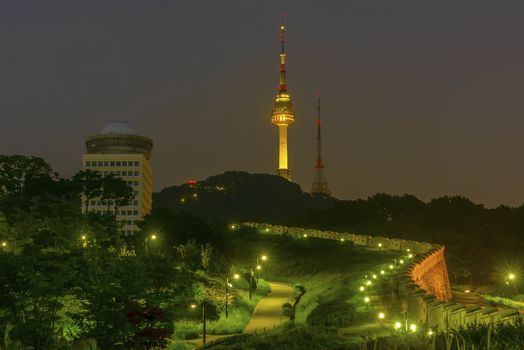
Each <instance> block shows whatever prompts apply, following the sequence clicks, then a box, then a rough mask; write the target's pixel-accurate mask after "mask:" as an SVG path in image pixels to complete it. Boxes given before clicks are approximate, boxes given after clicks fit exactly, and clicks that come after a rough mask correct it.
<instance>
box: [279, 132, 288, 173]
mask: <svg viewBox="0 0 524 350" xmlns="http://www.w3.org/2000/svg"><path fill="white" fill-rule="evenodd" d="M278 175H280V176H282V177H283V178H285V179H287V180H291V173H290V171H289V168H288V165H287V125H279V126H278Z"/></svg>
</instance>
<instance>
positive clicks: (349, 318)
mask: <svg viewBox="0 0 524 350" xmlns="http://www.w3.org/2000/svg"><path fill="white" fill-rule="evenodd" d="M355 318H356V307H355V305H354V304H348V303H345V302H343V301H338V300H334V301H330V302H327V303H323V304H319V305H318V306H317V307H316V308H314V309H313V311H311V313H310V314H309V315H308V316H307V318H306V321H307V323H308V324H309V325H310V326H317V327H318V326H320V327H336V328H342V327H347V326H349V325H350V324H351V323H352V322H354V321H355Z"/></svg>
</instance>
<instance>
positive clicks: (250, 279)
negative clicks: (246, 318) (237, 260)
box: [249, 267, 253, 300]
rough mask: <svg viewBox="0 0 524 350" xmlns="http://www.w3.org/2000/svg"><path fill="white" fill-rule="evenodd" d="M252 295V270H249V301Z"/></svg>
mask: <svg viewBox="0 0 524 350" xmlns="http://www.w3.org/2000/svg"><path fill="white" fill-rule="evenodd" d="M252 294H253V268H252V267H251V268H250V269H249V300H251V298H252Z"/></svg>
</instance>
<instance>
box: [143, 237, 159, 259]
mask: <svg viewBox="0 0 524 350" xmlns="http://www.w3.org/2000/svg"><path fill="white" fill-rule="evenodd" d="M157 238H158V237H157V235H156V234H154V233H153V234H151V235H148V236H146V239H145V242H144V244H145V248H146V255H149V240H151V241H156V239H157Z"/></svg>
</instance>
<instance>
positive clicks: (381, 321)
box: [378, 312, 386, 327]
mask: <svg viewBox="0 0 524 350" xmlns="http://www.w3.org/2000/svg"><path fill="white" fill-rule="evenodd" d="M385 318H386V315H385V314H384V313H383V312H380V313H379V314H378V320H379V321H380V326H381V327H382V326H383V325H384V319H385Z"/></svg>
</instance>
